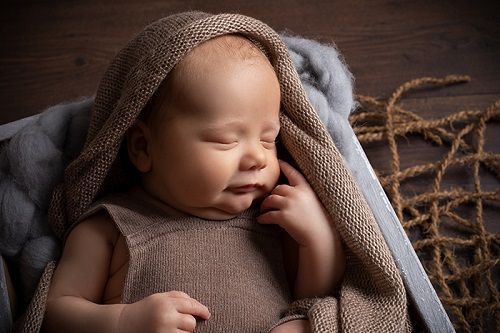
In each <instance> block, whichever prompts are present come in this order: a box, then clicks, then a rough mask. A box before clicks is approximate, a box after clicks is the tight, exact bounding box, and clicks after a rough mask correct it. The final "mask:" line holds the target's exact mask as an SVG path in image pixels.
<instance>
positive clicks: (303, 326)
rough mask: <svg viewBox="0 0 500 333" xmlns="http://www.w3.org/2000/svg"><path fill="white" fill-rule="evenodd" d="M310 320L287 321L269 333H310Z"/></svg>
mask: <svg viewBox="0 0 500 333" xmlns="http://www.w3.org/2000/svg"><path fill="white" fill-rule="evenodd" d="M310 332H311V326H310V325H309V320H304V319H298V320H291V321H287V322H286V323H284V324H281V325H279V326H277V327H275V328H273V329H272V330H271V332H269V333H310Z"/></svg>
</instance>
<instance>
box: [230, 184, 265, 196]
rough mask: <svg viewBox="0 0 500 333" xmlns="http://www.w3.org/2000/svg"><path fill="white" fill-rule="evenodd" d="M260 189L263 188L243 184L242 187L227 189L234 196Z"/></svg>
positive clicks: (256, 185)
mask: <svg viewBox="0 0 500 333" xmlns="http://www.w3.org/2000/svg"><path fill="white" fill-rule="evenodd" d="M262 188H263V186H262V185H260V184H243V185H236V186H230V187H228V190H229V191H230V192H233V193H236V194H245V193H253V192H256V191H259V190H260V189H262Z"/></svg>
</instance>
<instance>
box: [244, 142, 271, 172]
mask: <svg viewBox="0 0 500 333" xmlns="http://www.w3.org/2000/svg"><path fill="white" fill-rule="evenodd" d="M264 149H265V148H264V147H262V145H261V144H260V143H259V144H253V145H249V147H248V148H247V150H246V153H245V155H244V156H243V158H242V159H241V168H242V169H243V170H260V169H263V168H265V167H266V165H267V156H266V153H265V151H264Z"/></svg>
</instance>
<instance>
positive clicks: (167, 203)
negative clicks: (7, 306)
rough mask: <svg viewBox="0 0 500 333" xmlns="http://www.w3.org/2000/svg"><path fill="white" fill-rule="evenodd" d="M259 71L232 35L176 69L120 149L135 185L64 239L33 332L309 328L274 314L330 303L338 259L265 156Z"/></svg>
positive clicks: (271, 141)
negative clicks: (300, 302) (315, 300)
mask: <svg viewBox="0 0 500 333" xmlns="http://www.w3.org/2000/svg"><path fill="white" fill-rule="evenodd" d="M186 29H189V25H187V28H186ZM214 29H215V28H214ZM169 38H171V37H169ZM168 43H171V44H172V43H174V45H175V41H172V40H168V41H165V44H168ZM151 52H161V50H152V51H151ZM165 52H166V51H165ZM166 54H172V53H168V52H166ZM166 57H167V56H166ZM271 62H272V59H270V58H269V55H267V54H266V53H265V51H264V50H263V49H262V47H261V46H260V45H259V44H258V43H256V42H255V41H253V40H252V39H249V38H247V37H245V36H244V34H240V33H224V34H215V36H214V37H213V38H209V39H208V40H204V41H202V42H200V43H198V44H196V45H195V46H194V47H193V48H191V49H190V50H189V51H188V52H186V53H185V55H183V56H182V57H181V58H180V59H179V60H178V61H177V62H176V64H175V67H173V68H172V69H171V70H170V71H169V73H168V75H167V76H166V77H165V79H163V80H162V81H161V84H160V85H159V87H158V88H157V89H155V92H154V94H153V95H152V97H151V98H149V99H148V102H147V103H146V105H145V106H144V107H143V108H142V111H141V113H140V115H139V116H138V117H136V119H133V122H131V124H132V125H131V126H129V128H128V130H127V132H126V135H125V136H124V137H123V139H122V140H121V153H122V155H121V158H122V159H123V160H124V161H126V163H128V164H129V165H130V168H131V169H133V170H134V172H133V174H134V175H135V178H134V179H135V181H134V182H132V185H131V186H130V187H129V188H128V189H126V190H124V191H120V192H115V193H107V194H105V195H102V196H100V197H99V198H98V199H97V200H96V201H95V202H94V203H93V204H92V206H91V207H90V209H88V210H87V211H86V212H85V213H84V214H83V215H82V216H81V217H80V218H79V219H78V223H75V224H74V226H73V227H72V229H71V231H70V232H69V233H68V236H67V238H66V241H65V246H64V251H63V255H62V257H61V259H60V261H59V263H58V266H57V268H56V270H55V273H54V276H53V278H52V282H51V286H50V290H49V294H48V300H47V307H46V313H45V318H44V323H43V330H44V331H45V332H70V331H78V332H267V331H271V332H273V333H279V332H310V327H309V326H310V325H309V322H308V320H307V318H304V317H299V316H289V317H284V316H283V315H284V313H285V312H286V310H287V308H288V307H289V305H290V303H291V302H293V301H294V300H297V299H304V298H309V297H323V296H327V295H331V294H332V293H335V292H336V291H337V290H338V288H339V287H340V284H341V281H342V278H343V273H344V267H345V257H344V254H343V250H342V245H341V240H340V236H339V234H338V232H337V231H336V227H335V221H333V220H332V218H331V217H330V216H329V214H328V213H327V211H326V209H325V208H324V206H323V205H322V204H321V202H320V200H319V199H318V197H317V195H316V194H315V192H314V191H313V189H312V187H311V186H310V185H309V183H308V181H307V180H306V179H305V177H304V176H303V175H302V174H301V172H299V171H298V169H297V168H296V167H293V166H292V162H293V161H291V160H290V161H288V162H289V163H287V162H285V161H284V160H280V159H279V158H278V150H280V149H278V147H277V140H278V138H279V137H280V135H279V133H280V126H281V125H280V109H281V103H282V100H281V99H282V92H281V89H280V82H279V80H278V78H277V76H276V74H275V70H274V67H273V65H272V63H271ZM142 65H143V66H146V67H147V66H153V65H155V64H149V63H143V64H142ZM159 66H161V65H159ZM133 75H141V74H140V73H139V72H137V73H134V74H131V75H130V76H129V77H128V78H127V79H133V78H134V76H133ZM131 103H132V102H131ZM123 121H124V122H125V121H126V120H125V119H124V120H123ZM103 126H104V127H106V126H108V127H109V129H110V130H112V128H113V126H112V124H111V123H106V124H104V125H103ZM106 128H107V127H106ZM280 151H281V150H280ZM280 175H283V177H280Z"/></svg>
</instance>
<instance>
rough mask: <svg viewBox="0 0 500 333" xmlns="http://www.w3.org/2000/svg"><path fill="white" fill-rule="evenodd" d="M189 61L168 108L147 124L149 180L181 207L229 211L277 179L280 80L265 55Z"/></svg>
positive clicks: (202, 213) (216, 213) (210, 213)
mask: <svg viewBox="0 0 500 333" xmlns="http://www.w3.org/2000/svg"><path fill="white" fill-rule="evenodd" d="M194 66H195V67H196V68H194V69H193V68H192V69H191V70H190V74H189V73H186V74H185V75H184V76H183V78H182V81H183V82H182V88H180V89H179V91H180V94H179V95H178V97H177V98H176V100H175V102H173V103H168V105H167V106H165V107H167V108H170V109H169V110H162V111H165V112H168V113H170V114H173V115H172V116H167V117H162V118H161V119H162V120H161V122H160V123H159V124H156V125H155V126H154V127H155V130H153V131H152V132H151V133H152V134H151V139H152V140H151V145H150V148H151V156H152V170H151V172H150V174H149V179H148V183H149V185H150V187H151V189H152V191H153V192H154V193H153V194H154V195H156V196H157V197H158V198H159V199H160V200H162V201H164V202H165V203H167V204H169V205H170V206H173V207H175V208H177V209H179V210H181V211H183V212H185V213H189V214H191V215H195V216H199V217H202V218H208V219H227V218H231V217H234V216H235V215H237V214H239V213H241V212H242V211H244V210H245V209H247V208H249V207H250V205H251V204H252V202H253V201H254V200H255V199H258V198H261V197H263V196H265V195H266V194H268V193H269V192H270V191H271V190H272V189H273V188H274V186H275V184H276V182H277V180H278V177H279V173H280V170H279V166H278V159H277V154H276V146H275V140H276V138H277V136H278V132H279V129H280V124H279V108H280V89H279V84H278V80H277V78H276V75H275V73H274V71H273V69H272V67H271V65H270V64H269V63H267V62H266V61H265V60H264V59H237V58H233V57H226V58H224V57H220V56H219V57H217V56H212V57H210V56H207V58H206V59H203V61H199V62H196V63H195V64H194Z"/></svg>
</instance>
